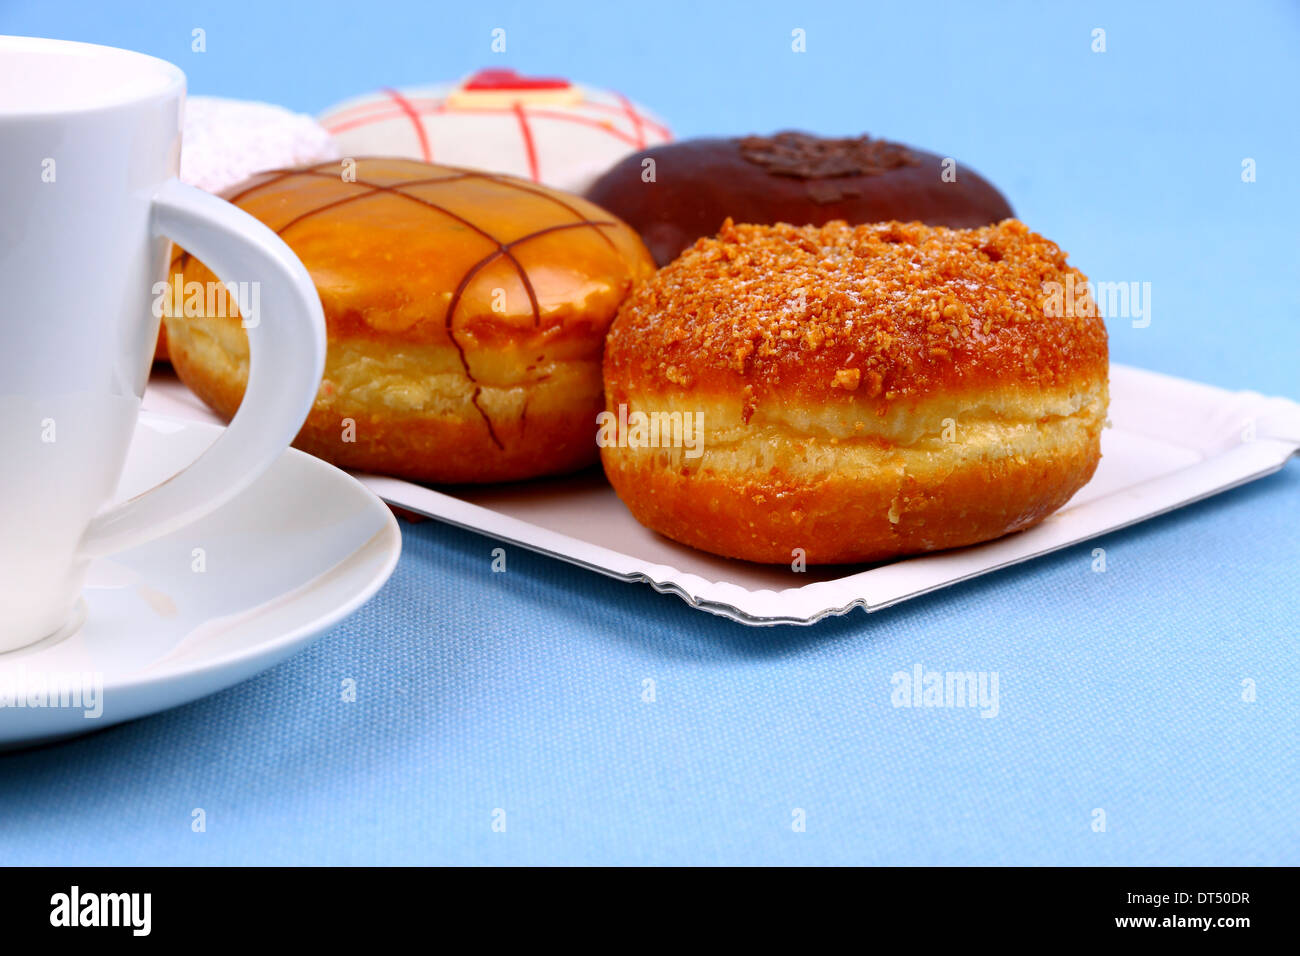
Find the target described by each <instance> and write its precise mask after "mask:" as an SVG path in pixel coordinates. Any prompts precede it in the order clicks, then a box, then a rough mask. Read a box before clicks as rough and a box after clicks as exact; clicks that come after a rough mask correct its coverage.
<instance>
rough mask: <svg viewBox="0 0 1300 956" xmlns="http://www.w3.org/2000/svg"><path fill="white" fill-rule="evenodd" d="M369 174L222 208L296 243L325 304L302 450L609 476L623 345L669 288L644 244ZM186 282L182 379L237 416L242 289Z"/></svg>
mask: <svg viewBox="0 0 1300 956" xmlns="http://www.w3.org/2000/svg"><path fill="white" fill-rule="evenodd" d="M355 164H356V165H355V170H354V173H355V175H342V173H344V172H345V170H344V169H343V168H342V167H341V166H340V164H338V163H328V164H322V165H318V166H309V167H303V168H299V169H290V170H279V171H273V172H268V173H262V174H259V175H257V176H254V177H252V178H251V179H249V180H247V181H245V182H243V183H241V184H240V185H238V186H235V187H233V188H232V189H230V190H228V191H227V192H226V193H224V194H223V195H224V196H225V198H227V199H228V200H229V201H231V202H233V203H234V204H235V205H237V206H239V207H240V208H241V209H243V210H245V211H246V212H248V213H250V214H251V215H253V216H254V217H256V218H257V219H260V220H261V221H262V222H264V223H266V225H268V226H270V227H271V228H272V229H273V230H275V231H276V232H278V233H279V234H280V236H281V237H282V238H283V239H284V240H285V242H287V243H288V244H289V246H290V247H291V248H292V249H293V251H294V252H295V253H296V254H297V255H298V257H299V258H300V259H301V260H302V262H303V264H304V265H305V266H306V267H307V271H308V272H309V273H310V274H311V277H312V280H313V281H314V282H315V284H316V288H317V291H318V292H319V293H320V297H321V304H322V305H323V306H324V311H325V321H326V327H327V330H328V336H329V338H328V351H327V355H326V360H325V375H324V379H323V381H322V382H321V386H320V391H319V393H318V395H317V398H316V403H315V405H314V407H313V408H312V411H311V413H310V415H309V416H308V418H307V422H306V424H305V425H304V426H303V429H302V431H301V432H300V433H299V435H298V437H297V440H296V441H295V445H297V447H299V448H301V449H303V450H304V451H308V452H311V453H312V454H314V455H318V456H319V457H321V458H324V459H325V460H327V461H330V462H333V463H334V464H336V465H340V466H342V467H345V468H356V469H362V470H365V471H373V472H379V473H383V474H390V475H396V476H400V477H404V478H410V479H413V480H417V481H427V482H435V483H459V482H491V481H507V480H515V479H522V478H531V477H536V476H539V475H550V474H559V473H563V472H567V471H573V470H575V469H578V468H581V467H584V466H586V465H589V464H591V463H593V462H595V460H596V457H597V451H596V445H595V433H594V425H593V422H594V421H595V419H596V415H597V414H598V413H599V412H600V410H601V409H602V408H603V404H602V398H601V372H600V362H601V351H602V347H603V343H604V338H605V332H606V330H607V329H608V326H609V323H610V321H611V320H612V319H613V317H614V313H615V311H616V310H617V309H618V306H619V304H620V303H621V302H622V301H623V299H624V298H625V297H626V296H627V294H628V293H629V291H630V290H631V289H632V287H633V285H634V284H635V283H636V282H638V281H639V280H641V279H644V278H645V277H647V276H648V275H649V274H650V273H651V272H653V270H654V266H653V263H652V262H651V260H650V256H649V254H648V253H647V252H646V249H645V247H644V246H643V245H642V244H641V241H640V239H638V238H637V236H636V234H635V233H634V232H632V230H631V229H629V228H628V227H627V226H626V225H624V224H623V223H622V222H620V221H619V220H617V219H615V218H614V217H613V216H611V215H609V214H608V213H606V212H605V211H604V210H602V209H599V208H597V207H596V206H594V205H592V204H591V203H589V202H587V201H586V200H584V199H581V198H579V197H577V196H572V195H569V194H567V193H562V192H559V191H558V190H554V189H550V188H548V187H546V186H540V185H537V184H534V183H530V182H526V181H523V180H518V179H514V178H512V177H509V176H503V175H495V174H491V173H484V172H479V171H475V170H468V169H459V168H455V167H449V166H438V165H432V164H429V163H422V162H419V161H415V160H406V159H358V160H356V161H355ZM232 278H234V279H237V278H238V277H232ZM172 281H173V286H174V292H173V295H172V296H171V297H170V299H169V302H168V303H167V307H166V308H165V309H164V315H163V321H164V322H165V324H166V327H167V335H168V340H169V343H170V349H171V358H172V364H173V365H174V366H175V368H176V372H177V374H178V375H179V376H180V378H181V380H182V381H184V382H185V383H186V384H187V385H188V386H189V387H190V388H191V389H192V390H193V391H194V392H195V393H196V394H197V395H198V396H199V397H200V398H202V399H203V400H204V401H205V402H207V403H208V404H209V405H211V406H212V407H213V408H214V409H215V410H216V411H217V412H218V413H220V414H221V415H223V416H225V417H227V418H229V417H231V416H233V415H234V413H235V411H236V409H237V408H238V407H239V403H240V401H241V399H242V398H243V393H244V388H245V386H246V384H247V380H248V339H247V335H246V333H245V331H244V329H243V327H242V324H241V317H240V313H239V307H238V306H239V304H238V302H237V301H236V299H235V298H234V297H232V296H230V295H229V294H228V293H227V292H226V291H225V290H224V289H221V290H220V291H219V292H218V294H217V295H215V296H213V295H211V294H208V295H206V296H205V295H200V296H198V297H197V298H196V297H194V296H193V293H194V292H195V291H196V290H197V291H199V292H206V291H207V290H208V289H210V288H211V287H210V286H209V285H208V284H209V283H215V282H216V281H217V279H216V276H214V275H213V274H212V272H211V271H210V270H209V269H208V268H207V267H206V266H204V265H203V263H201V262H199V261H198V260H196V259H194V258H193V257H190V256H188V255H183V256H182V257H181V258H180V260H179V264H178V267H177V269H176V270H174V275H173V277H172ZM191 305H193V307H190V306H191ZM259 320H260V321H274V316H260V317H259Z"/></svg>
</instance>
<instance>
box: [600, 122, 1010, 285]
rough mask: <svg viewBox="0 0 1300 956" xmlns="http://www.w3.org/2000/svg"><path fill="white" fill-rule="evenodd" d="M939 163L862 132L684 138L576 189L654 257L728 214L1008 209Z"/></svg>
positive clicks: (927, 213)
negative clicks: (622, 224)
mask: <svg viewBox="0 0 1300 956" xmlns="http://www.w3.org/2000/svg"><path fill="white" fill-rule="evenodd" d="M647 160H654V163H653V166H651V165H649V164H648V163H647V162H646V161H647ZM949 166H950V168H951V171H950V172H949V173H948V175H947V176H945V175H944V173H945V168H944V157H942V156H938V155H936V154H934V153H928V152H925V151H923V150H919V149H914V148H912V147H910V146H903V145H900V144H898V143H891V142H889V141H887V140H882V139H872V138H871V137H869V136H859V137H855V138H848V139H824V138H822V137H819V136H812V135H810V134H808V133H798V132H785V133H777V134H775V135H774V136H746V137H740V138H735V139H691V140H683V141H681V142H677V143H669V144H667V145H663V146H656V147H653V148H651V149H647V150H643V151H642V152H639V153H634V154H632V155H631V156H628V157H626V158H625V159H623V160H622V161H621V162H619V163H618V164H617V165H615V166H614V167H612V168H611V169H610V170H609V171H608V172H607V173H605V174H604V175H603V176H601V177H600V178H599V179H597V180H596V182H595V183H593V184H592V186H591V188H590V189H588V190H587V193H586V196H587V198H588V199H590V200H591V201H592V202H594V203H596V204H597V205H598V206H601V207H603V208H605V209H608V210H609V211H610V212H612V213H614V215H616V216H618V217H619V218H620V219H622V220H623V221H624V222H626V223H628V224H629V225H630V226H632V228H634V229H636V230H637V231H638V232H639V233H641V237H642V238H643V239H644V240H645V243H646V245H647V246H648V247H649V249H650V252H651V254H652V255H653V256H654V258H655V262H656V263H657V264H658V265H660V266H663V265H665V264H667V263H668V262H671V261H672V260H673V259H675V258H676V257H677V255H678V254H679V253H681V251H682V250H683V249H686V248H688V247H689V246H691V245H692V244H693V243H694V242H695V240H696V239H699V238H701V237H702V236H712V235H714V234H715V233H716V232H717V231H718V229H719V228H720V227H721V225H722V222H723V220H725V219H727V218H728V217H730V218H731V219H732V220H733V221H735V222H751V223H762V224H769V223H778V222H787V223H790V224H792V225H814V226H818V225H822V224H824V223H828V222H831V221H833V220H836V219H842V220H844V221H845V222H848V223H863V222H886V221H889V220H898V221H901V222H911V221H919V222H923V223H925V224H926V225H931V226H950V227H953V228H974V227H977V226H986V225H990V224H992V223H996V222H1001V221H1002V220H1003V219H1009V218H1011V217H1012V216H1014V215H1015V214H1014V212H1013V211H1012V209H1011V206H1010V204H1009V203H1008V202H1007V201H1006V199H1005V198H1004V197H1003V196H1002V194H1001V193H1000V192H998V191H997V189H995V188H994V187H993V186H992V184H990V183H989V182H988V180H986V179H984V178H983V177H982V176H980V175H979V174H978V173H976V172H974V171H973V170H971V169H968V168H967V167H965V166H962V165H961V164H960V163H958V164H956V166H955V167H954V166H952V164H949ZM954 176H955V178H954Z"/></svg>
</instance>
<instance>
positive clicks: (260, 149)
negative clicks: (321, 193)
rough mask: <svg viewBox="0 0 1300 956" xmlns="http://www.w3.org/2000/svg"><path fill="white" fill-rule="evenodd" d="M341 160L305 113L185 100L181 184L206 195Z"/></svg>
mask: <svg viewBox="0 0 1300 956" xmlns="http://www.w3.org/2000/svg"><path fill="white" fill-rule="evenodd" d="M337 156H338V147H337V146H336V145H335V144H334V140H333V138H332V137H331V136H330V134H329V133H327V132H326V131H325V129H324V128H323V127H321V126H320V125H319V124H318V123H317V122H316V121H315V120H314V119H312V118H311V117H310V116H306V115H304V114H302V113H294V112H292V111H290V110H287V109H285V108H284V107H283V106H274V105H272V104H270V103H258V102H254V101H251V100H229V99H224V98H222V97H219V96H190V97H187V98H186V100H185V112H184V117H183V119H182V128H181V171H180V180H181V182H183V183H189V184H190V185H191V186H197V187H198V188H199V189H203V190H206V191H207V192H210V193H219V192H221V191H222V190H223V189H226V188H228V187H230V186H233V185H235V184H236V183H238V182H241V181H242V180H245V179H247V178H248V177H249V176H251V175H253V174H254V173H260V172H262V171H263V170H265V169H283V168H285V167H288V166H302V165H306V164H309V163H321V162H324V161H326V160H329V159H335V158H336V157H337ZM176 255H179V253H176ZM174 261H175V260H173V262H174ZM166 360H167V332H166V329H163V328H161V327H160V328H159V330H158V345H157V347H156V349H155V351H154V361H166Z"/></svg>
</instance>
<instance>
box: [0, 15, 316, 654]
mask: <svg viewBox="0 0 1300 956" xmlns="http://www.w3.org/2000/svg"><path fill="white" fill-rule="evenodd" d="M184 99H185V75H184V74H183V73H182V72H181V71H180V69H178V68H177V67H175V66H173V65H172V64H170V63H167V62H165V61H163V60H158V59H155V58H153V57H150V56H145V55H143V54H140V53H132V52H129V51H126V50H116V49H113V48H111V47H103V46H93V45H90V44H86V43H69V42H64V41H60V40H43V39H34V38H29V37H0V653H3V652H5V651H9V650H13V649H15V648H18V647H22V646H24V645H27V644H30V643H32V642H34V641H38V640H41V639H42V638H44V637H46V636H47V635H50V634H52V633H56V632H58V631H60V630H61V629H67V628H68V627H69V626H70V625H69V621H70V619H71V616H72V614H73V609H74V606H75V605H76V604H77V598H78V595H79V593H80V590H81V586H82V582H83V578H84V573H85V570H86V567H87V565H88V563H89V561H90V559H91V558H94V557H97V556H101V555H105V554H110V553H112V552H115V551H120V550H122V549H124V548H129V547H131V546H133V545H136V544H139V543H141V542H144V541H147V540H149V539H151V538H155V537H158V536H159V535H163V534H168V533H170V532H172V531H175V530H177V529H179V528H181V527H182V526H184V525H186V524H188V523H190V522H192V521H195V520H196V519H198V518H200V517H202V516H203V515H205V514H207V513H208V512H210V511H212V510H213V509H214V508H216V507H217V506H219V505H221V504H222V503H224V502H226V501H228V500H229V499H230V498H232V497H233V496H234V495H236V494H237V493H239V492H240V491H242V490H243V489H244V488H246V487H247V486H248V485H249V484H251V483H252V482H253V481H254V480H255V479H256V478H257V477H258V476H259V475H260V474H261V473H262V472H263V471H265V470H266V469H267V468H268V467H269V466H270V465H271V463H272V462H273V461H275V459H276V458H277V457H278V456H279V455H280V454H281V452H283V451H284V449H285V448H286V447H287V446H288V444H289V442H290V441H292V440H293V437H294V435H296V434H297V432H298V429H299V428H300V427H301V426H302V423H303V421H304V420H305V418H306V416H307V412H308V410H309V409H310V408H311V405H312V401H313V399H314V398H315V396H316V390H317V387H318V386H319V384H320V379H321V372H322V369H323V365H324V358H325V325H324V316H323V314H322V311H321V305H320V299H319V297H318V296H317V294H316V290H315V287H314V286H313V285H312V281H311V278H310V277H309V276H308V274H307V270H306V269H305V268H303V265H302V263H301V262H299V261H298V259H297V258H296V257H295V256H294V254H293V253H292V252H291V251H290V250H289V247H288V246H287V245H285V244H284V242H283V241H281V240H280V238H279V237H278V236H276V235H275V233H273V232H272V231H271V230H270V229H268V228H267V227H266V226H264V225H262V224H261V223H259V222H258V221H257V220H255V219H253V218H252V217H251V216H249V215H248V214H246V213H244V212H242V211H241V210H239V209H237V208H235V207H234V206H232V205H231V204H229V203H227V202H224V201H222V200H220V199H217V198H216V197H214V196H211V195H208V194H207V193H204V192H201V191H199V190H197V189H194V188H192V187H190V186H186V185H183V184H182V183H180V182H179V181H178V180H177V179H176V173H177V169H178V167H179V160H180V148H181V141H180V119H181V108H182V105H183V103H184ZM173 239H174V240H176V242H177V243H179V244H180V245H181V246H183V247H184V248H185V249H186V250H187V251H189V252H192V253H194V254H195V255H196V256H198V257H199V258H201V259H202V260H203V261H204V263H205V264H207V265H208V266H210V267H211V268H212V269H213V271H214V272H215V273H216V274H217V275H218V276H220V277H221V278H222V279H223V280H225V281H226V282H236V283H256V284H257V285H256V288H257V289H258V291H259V293H260V296H259V300H260V310H259V313H258V315H257V316H256V320H257V321H256V324H252V319H251V318H250V317H246V318H245V324H246V325H252V327H250V328H248V338H249V344H250V348H251V357H250V371H249V380H248V391H247V393H246V394H245V396H244V402H243V405H241V406H240V409H239V412H238V414H237V415H236V416H235V418H234V420H233V421H231V423H230V425H229V427H228V428H227V429H226V430H225V432H224V433H222V435H221V437H220V438H219V439H218V440H217V441H216V442H215V443H214V444H213V445H212V447H211V448H210V449H209V450H208V451H207V452H206V453H205V454H204V455H203V456H202V457H200V458H199V459H198V460H197V461H196V462H195V463H194V464H192V465H191V466H190V467H188V468H186V469H185V470H184V471H182V472H180V473H179V474H178V475H176V476H174V477H173V478H171V479H170V480H168V481H166V482H164V483H163V484H161V485H159V486H158V487H156V488H154V489H153V490H151V491H148V492H146V493H145V494H143V495H140V496H138V497H136V498H133V499H132V500H130V501H127V502H124V503H120V504H117V505H114V506H112V507H110V508H108V509H107V510H102V509H103V508H104V505H105V503H106V502H107V501H109V500H110V498H111V496H112V495H113V492H114V490H115V488H116V485H117V482H118V479H119V478H120V477H121V471H122V466H123V463H124V462H125V459H126V452H127V448H128V446H129V445H130V442H131V437H132V435H133V433H134V428H135V423H136V417H137V414H138V411H139V407H140V398H141V396H142V395H143V393H144V386H145V381H146V380H147V378H148V376H149V371H150V367H151V363H152V359H153V351H154V342H155V339H156V337H157V334H158V318H157V316H156V314H155V309H154V307H153V306H154V298H155V294H156V289H155V284H156V283H159V282H160V281H162V280H163V279H164V278H165V276H166V273H167V265H168V255H169V247H170V240H173ZM246 288H247V287H246Z"/></svg>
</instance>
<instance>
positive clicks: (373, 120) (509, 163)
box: [319, 70, 672, 192]
mask: <svg viewBox="0 0 1300 956" xmlns="http://www.w3.org/2000/svg"><path fill="white" fill-rule="evenodd" d="M319 121H320V123H321V125H322V126H324V127H325V128H326V129H327V130H329V131H330V132H331V133H332V134H333V135H334V139H335V141H336V142H337V143H338V148H339V151H340V153H341V155H343V156H347V157H357V156H400V157H405V158H408V159H421V160H424V161H425V162H436V163H443V164H447V165H450V166H469V167H471V168H475V169H484V170H489V171H492V172H500V173H508V174H509V175H512V176H519V177H521V178H524V179H531V180H533V181H534V182H539V183H544V184H546V185H547V186H553V187H555V188H556V189H564V190H568V191H570V192H581V191H582V190H583V189H585V188H586V187H587V186H588V185H590V184H591V182H592V181H593V180H595V178H596V177H597V176H599V175H600V174H601V173H603V172H605V170H607V169H608V168H609V167H610V166H612V165H613V164H614V163H616V162H617V161H618V160H620V159H621V158H623V157H624V156H626V155H627V154H629V153H634V152H636V151H638V150H642V149H645V148H647V147H649V146H654V145H657V144H660V143H666V142H669V141H671V140H672V133H671V132H669V130H668V128H667V127H666V126H665V125H664V124H663V122H662V121H661V120H659V119H658V118H656V117H655V116H654V115H653V114H651V113H650V112H648V111H647V110H646V109H645V108H644V107H642V106H638V105H637V104H635V103H633V102H631V101H630V100H629V99H628V98H627V97H625V96H623V95H622V94H620V93H614V92H610V91H607V90H597V89H592V88H591V87H587V86H581V85H578V84H576V83H570V82H568V81H567V80H561V79H553V78H538V77H524V76H520V75H519V74H517V73H515V72H514V71H513V70H482V71H480V72H478V73H475V74H474V75H473V76H471V77H469V78H468V79H466V80H464V81H463V82H461V83H459V84H456V83H443V84H438V85H435V86H425V87H415V88H409V89H388V90H383V91H380V92H377V93H372V94H369V95H367V96H359V97H355V98H354V99H350V100H346V101H344V102H342V103H340V104H338V105H337V106H333V107H331V108H330V109H327V110H326V111H325V112H324V113H322V114H321V115H320V117H319Z"/></svg>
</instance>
